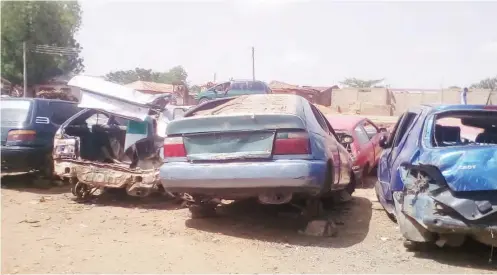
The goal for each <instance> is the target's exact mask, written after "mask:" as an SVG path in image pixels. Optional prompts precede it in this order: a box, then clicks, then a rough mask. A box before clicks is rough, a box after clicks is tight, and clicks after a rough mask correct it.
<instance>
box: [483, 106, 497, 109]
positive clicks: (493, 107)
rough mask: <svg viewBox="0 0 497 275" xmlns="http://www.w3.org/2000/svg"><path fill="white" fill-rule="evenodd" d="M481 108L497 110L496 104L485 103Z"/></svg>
mask: <svg viewBox="0 0 497 275" xmlns="http://www.w3.org/2000/svg"><path fill="white" fill-rule="evenodd" d="M483 109H485V110H497V105H485V107H483Z"/></svg>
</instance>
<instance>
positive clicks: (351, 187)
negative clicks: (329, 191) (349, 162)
mask: <svg viewBox="0 0 497 275" xmlns="http://www.w3.org/2000/svg"><path fill="white" fill-rule="evenodd" d="M356 185H357V180H356V177H355V175H354V173H351V176H350V183H349V184H347V187H345V191H347V193H348V194H349V195H352V194H353V193H354V191H355V188H356Z"/></svg>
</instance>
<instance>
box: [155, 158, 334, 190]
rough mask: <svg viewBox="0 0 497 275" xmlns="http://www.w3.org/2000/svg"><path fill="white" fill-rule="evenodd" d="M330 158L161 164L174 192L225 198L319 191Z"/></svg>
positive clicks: (165, 183)
mask: <svg viewBox="0 0 497 275" xmlns="http://www.w3.org/2000/svg"><path fill="white" fill-rule="evenodd" d="M326 167H327V166H326V162H324V161H312V160H311V161H309V160H276V161H271V162H240V163H216V164H212V163H208V164H207V163H189V162H171V163H165V164H164V165H162V167H161V168H160V178H161V183H162V186H163V187H164V189H166V190H168V191H169V192H173V193H189V194H192V195H203V196H212V197H218V198H225V199H241V198H249V197H257V196H259V195H261V194H266V193H275V192H277V193H287V194H305V195H310V196H316V195H318V194H319V193H320V192H321V191H322V189H323V188H324V176H325V171H326Z"/></svg>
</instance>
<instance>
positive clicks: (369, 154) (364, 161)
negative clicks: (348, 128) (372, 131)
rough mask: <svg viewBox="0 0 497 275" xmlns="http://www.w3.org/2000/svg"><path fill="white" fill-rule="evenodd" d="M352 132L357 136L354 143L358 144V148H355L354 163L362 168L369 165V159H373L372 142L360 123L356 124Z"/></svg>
mask: <svg viewBox="0 0 497 275" xmlns="http://www.w3.org/2000/svg"><path fill="white" fill-rule="evenodd" d="M354 133H355V136H356V138H357V143H356V144H358V145H359V148H357V150H356V153H357V156H356V164H357V165H360V166H361V167H362V168H364V167H365V166H366V165H371V164H372V163H371V161H372V160H373V159H374V149H373V144H372V143H371V140H370V139H369V137H368V135H367V133H366V131H365V130H364V127H363V124H362V123H359V124H357V126H356V127H355V128H354Z"/></svg>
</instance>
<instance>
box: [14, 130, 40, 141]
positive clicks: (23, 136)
mask: <svg viewBox="0 0 497 275" xmlns="http://www.w3.org/2000/svg"><path fill="white" fill-rule="evenodd" d="M35 139H36V131H33V130H11V131H9V133H8V134H7V142H19V141H33V140H35Z"/></svg>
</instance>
